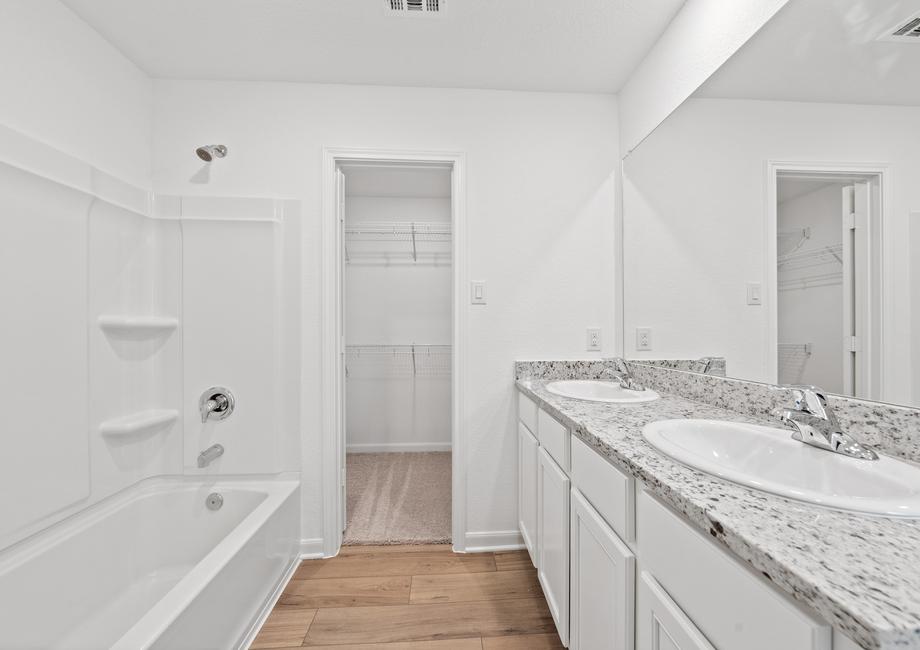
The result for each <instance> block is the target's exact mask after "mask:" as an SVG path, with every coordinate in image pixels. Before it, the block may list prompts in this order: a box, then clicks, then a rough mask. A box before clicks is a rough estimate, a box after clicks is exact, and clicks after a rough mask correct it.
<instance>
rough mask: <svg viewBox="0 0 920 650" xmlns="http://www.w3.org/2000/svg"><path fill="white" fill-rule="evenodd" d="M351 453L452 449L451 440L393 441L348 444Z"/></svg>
mask: <svg viewBox="0 0 920 650" xmlns="http://www.w3.org/2000/svg"><path fill="white" fill-rule="evenodd" d="M345 449H346V451H347V452H348V453H349V454H380V453H388V452H404V451H450V443H449V442H391V443H383V444H377V443H368V444H354V445H346V447H345Z"/></svg>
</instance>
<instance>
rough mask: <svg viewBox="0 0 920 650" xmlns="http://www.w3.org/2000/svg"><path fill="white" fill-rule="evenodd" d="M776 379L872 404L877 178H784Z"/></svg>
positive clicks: (779, 226) (779, 211)
mask: <svg viewBox="0 0 920 650" xmlns="http://www.w3.org/2000/svg"><path fill="white" fill-rule="evenodd" d="M776 188H777V197H776V200H777V207H776V226H777V242H776V252H777V258H776V278H777V321H778V322H777V335H778V345H777V372H778V377H779V383H781V384H813V385H816V386H821V387H822V388H824V389H825V390H827V391H830V392H832V393H837V394H841V395H852V396H857V397H869V386H870V384H871V372H870V371H871V362H870V361H871V357H872V354H873V353H875V354H877V350H874V349H873V348H874V347H875V346H874V345H873V341H872V340H871V333H870V332H869V331H868V328H869V323H870V322H871V319H870V317H869V300H868V293H869V282H870V278H871V274H870V259H871V257H872V251H871V250H870V241H869V231H868V225H869V222H870V221H872V220H874V219H877V218H878V215H871V214H870V213H871V212H873V208H872V205H873V201H872V195H873V193H874V192H877V187H875V185H874V184H873V182H872V179H871V178H863V177H850V176H848V175H844V174H820V173H809V172H793V173H785V174H780V175H778V177H777V182H776Z"/></svg>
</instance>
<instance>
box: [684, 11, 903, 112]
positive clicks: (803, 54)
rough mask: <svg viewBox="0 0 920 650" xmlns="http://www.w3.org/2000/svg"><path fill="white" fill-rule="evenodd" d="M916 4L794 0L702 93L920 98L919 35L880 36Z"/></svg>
mask: <svg viewBox="0 0 920 650" xmlns="http://www.w3.org/2000/svg"><path fill="white" fill-rule="evenodd" d="M917 11H920V0H791V2H789V4H787V5H786V6H785V7H784V8H783V9H781V10H780V11H779V12H778V14H777V15H776V16H775V17H774V18H773V20H771V21H770V22H769V23H767V25H765V26H764V27H763V28H762V29H761V30H760V32H758V33H757V34H756V35H755V36H754V38H752V39H751V40H750V41H748V43H747V44H745V45H744V47H742V48H741V49H740V50H739V51H738V52H737V53H736V54H735V55H734V56H733V57H732V58H731V59H730V60H729V61H728V62H727V63H726V64H725V65H724V66H723V67H722V68H721V69H720V70H719V71H718V72H716V73H715V75H713V76H712V77H711V78H710V79H709V81H707V82H706V83H705V84H704V85H703V86H702V87H701V88H700V89H699V90H698V91H697V92H696V96H697V97H722V98H744V99H776V100H787V101H806V102H832V103H847V104H893V105H909V106H915V105H920V83H918V79H920V42H917V43H891V42H883V41H877V40H876V38H877V37H878V36H879V35H880V34H881V33H882V32H883V31H885V30H886V29H888V28H889V27H892V26H894V25H895V24H896V23H898V21H900V20H901V19H904V18H908V17H909V16H910V15H911V14H913V13H915V12H917ZM918 40H920V39H918Z"/></svg>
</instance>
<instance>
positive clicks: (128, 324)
mask: <svg viewBox="0 0 920 650" xmlns="http://www.w3.org/2000/svg"><path fill="white" fill-rule="evenodd" d="M178 326H179V320H178V319H176V318H172V317H171V316H126V315H118V314H103V315H102V316H100V317H99V327H101V328H102V329H103V330H104V331H106V332H111V333H112V334H120V335H124V336H159V335H162V334H165V333H167V332H171V331H173V330H174V329H176V328H177V327H178Z"/></svg>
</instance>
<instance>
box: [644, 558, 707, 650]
mask: <svg viewBox="0 0 920 650" xmlns="http://www.w3.org/2000/svg"><path fill="white" fill-rule="evenodd" d="M636 626H637V628H636V647H637V648H638V650H716V649H715V648H713V647H712V644H711V643H709V641H707V640H706V637H704V636H703V634H702V632H700V631H699V630H698V629H696V626H695V625H694V624H693V621H691V620H690V619H689V618H688V617H687V615H686V614H684V613H683V611H681V609H680V607H678V606H677V604H676V603H675V602H674V601H673V600H671V598H670V596H668V594H667V593H666V592H665V590H664V589H662V588H661V585H659V584H658V582H656V581H655V578H653V577H652V576H651V575H649V574H648V573H647V572H646V571H643V572H642V575H641V576H640V577H639V583H638V584H637V585H636Z"/></svg>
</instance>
